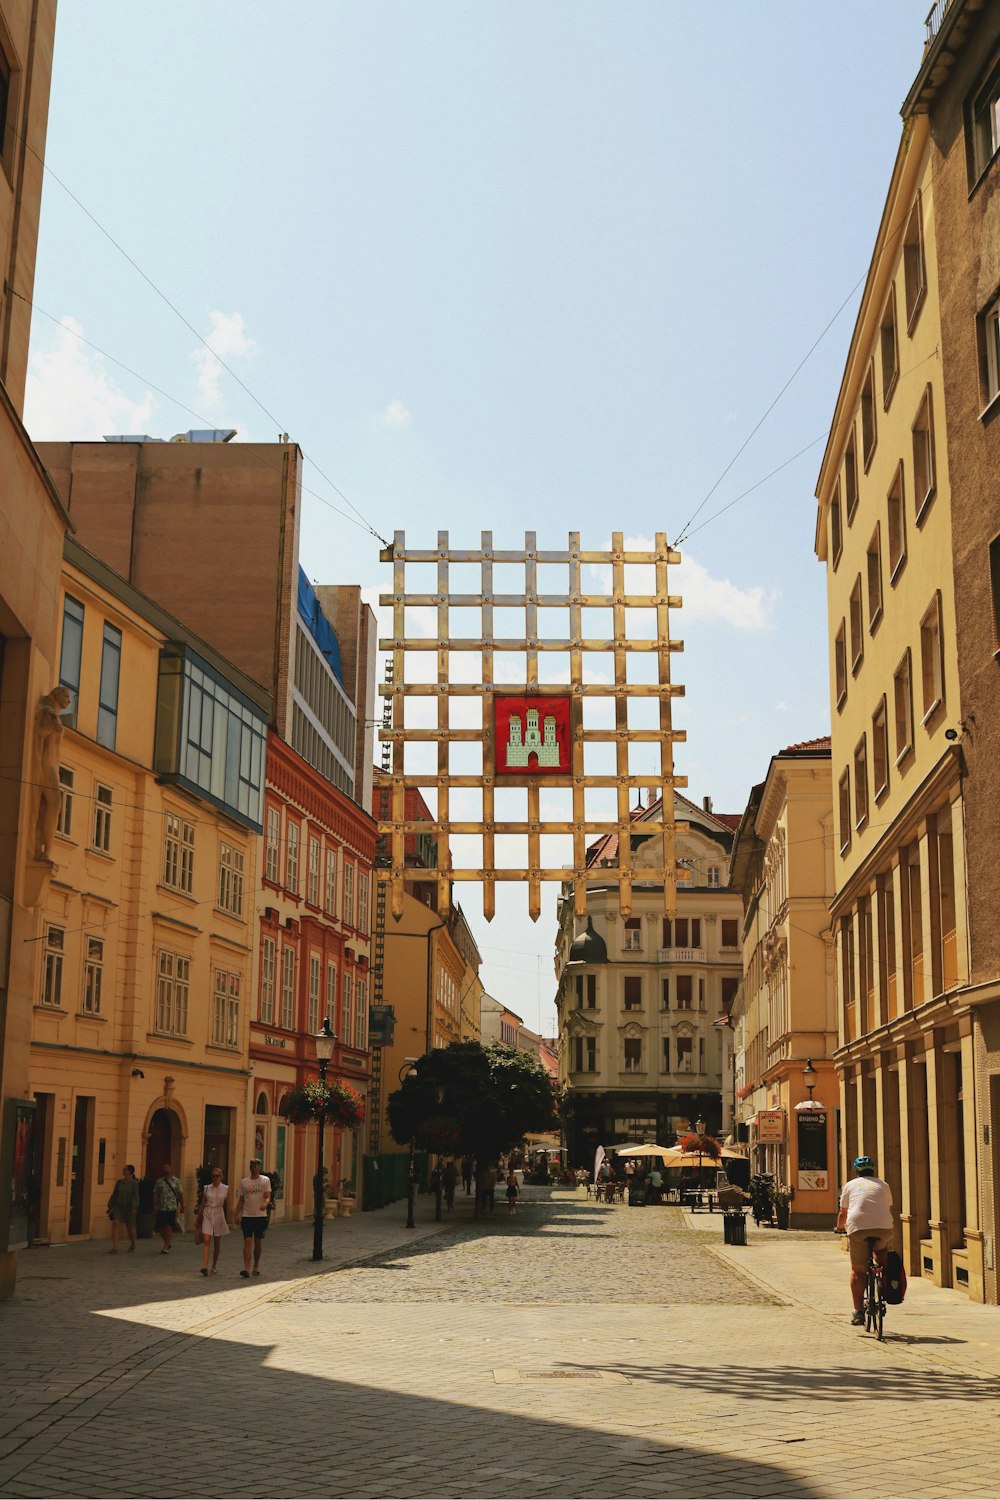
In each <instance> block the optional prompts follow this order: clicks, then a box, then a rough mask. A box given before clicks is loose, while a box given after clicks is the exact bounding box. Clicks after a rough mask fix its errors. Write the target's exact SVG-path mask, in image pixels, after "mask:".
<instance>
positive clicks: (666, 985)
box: [660, 974, 670, 1010]
mask: <svg viewBox="0 0 1000 1500" xmlns="http://www.w3.org/2000/svg"><path fill="white" fill-rule="evenodd" d="M660 1009H661V1010H669V1009H670V979H669V977H668V976H667V975H666V974H665V975H664V976H663V979H662V980H661V981H660Z"/></svg>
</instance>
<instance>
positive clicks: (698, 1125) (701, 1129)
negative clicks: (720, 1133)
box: [694, 1119, 708, 1188]
mask: <svg viewBox="0 0 1000 1500" xmlns="http://www.w3.org/2000/svg"><path fill="white" fill-rule="evenodd" d="M694 1128H695V1130H696V1131H697V1132H698V1186H699V1188H700V1187H701V1185H702V1183H701V1173H702V1165H701V1138H702V1136H703V1135H704V1134H705V1131H706V1130H707V1128H708V1127H707V1126H706V1124H705V1121H704V1120H702V1119H697V1120H695V1122H694Z"/></svg>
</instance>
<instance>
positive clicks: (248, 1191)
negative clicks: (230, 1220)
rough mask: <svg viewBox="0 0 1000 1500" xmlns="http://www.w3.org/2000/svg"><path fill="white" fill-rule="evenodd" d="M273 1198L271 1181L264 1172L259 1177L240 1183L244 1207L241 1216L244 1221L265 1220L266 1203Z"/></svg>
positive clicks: (247, 1178)
mask: <svg viewBox="0 0 1000 1500" xmlns="http://www.w3.org/2000/svg"><path fill="white" fill-rule="evenodd" d="M270 1196H271V1179H270V1177H265V1176H264V1174H263V1172H262V1173H261V1174H260V1176H259V1177H244V1178H243V1179H242V1181H241V1182H240V1197H241V1198H242V1199H243V1207H242V1209H241V1210H240V1216H241V1217H242V1218H244V1219H264V1218H266V1217H267V1209H266V1208H265V1207H264V1202H265V1200H266V1199H267V1198H270Z"/></svg>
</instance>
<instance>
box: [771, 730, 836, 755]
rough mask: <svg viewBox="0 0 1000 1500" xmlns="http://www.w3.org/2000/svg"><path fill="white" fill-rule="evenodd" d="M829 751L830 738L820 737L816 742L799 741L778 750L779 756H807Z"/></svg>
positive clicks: (826, 735) (826, 736) (827, 736)
mask: <svg viewBox="0 0 1000 1500" xmlns="http://www.w3.org/2000/svg"><path fill="white" fill-rule="evenodd" d="M829 749H830V736H829V735H828V734H824V735H821V736H820V738H819V739H818V740H800V741H799V742H798V744H796V745H786V746H785V748H784V750H779V751H778V754H779V755H808V754H811V753H812V752H814V751H815V752H816V753H817V754H820V755H821V754H822V753H823V751H824V750H829Z"/></svg>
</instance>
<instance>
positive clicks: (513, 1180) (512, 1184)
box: [507, 1167, 517, 1214]
mask: <svg viewBox="0 0 1000 1500" xmlns="http://www.w3.org/2000/svg"><path fill="white" fill-rule="evenodd" d="M516 1205H517V1173H516V1172H515V1171H514V1168H513V1167H511V1169H510V1171H509V1172H508V1173H507V1212H508V1213H510V1214H512V1213H513V1212H514V1209H515V1207H516Z"/></svg>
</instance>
